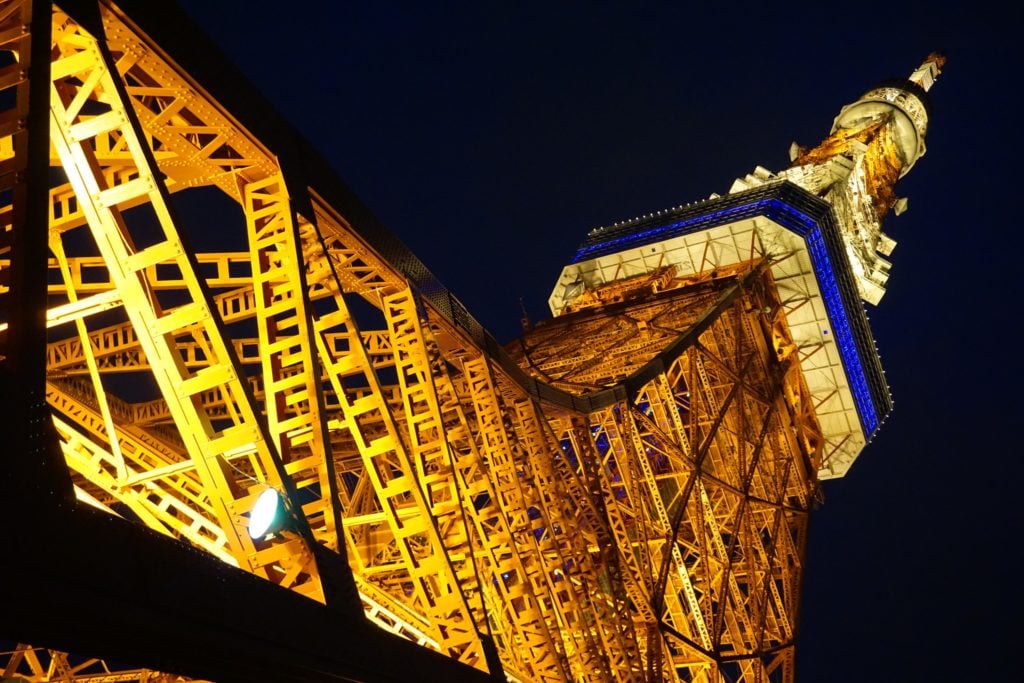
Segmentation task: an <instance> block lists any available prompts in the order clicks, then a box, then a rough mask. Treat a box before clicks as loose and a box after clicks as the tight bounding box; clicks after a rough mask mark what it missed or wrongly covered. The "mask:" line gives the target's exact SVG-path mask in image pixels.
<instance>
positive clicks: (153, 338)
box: [0, 0, 941, 683]
mask: <svg viewBox="0 0 1024 683" xmlns="http://www.w3.org/2000/svg"><path fill="white" fill-rule="evenodd" d="M197 41H198V42H197ZM0 44H2V46H3V49H4V50H5V51H6V52H5V54H6V60H5V61H4V62H3V66H2V68H0V88H3V89H4V91H3V92H4V95H3V100H2V104H3V106H4V107H6V108H7V109H6V110H5V111H4V112H3V113H0V136H2V137H0V173H2V175H0V182H2V183H3V188H2V190H3V199H4V202H5V203H6V208H5V209H3V211H2V213H0V215H2V218H3V222H2V224H3V228H4V230H3V234H2V236H0V252H2V253H0V258H2V261H0V282H2V285H0V287H2V292H3V293H2V299H0V302H2V308H0V311H2V315H3V320H2V321H0V325H2V328H3V332H2V334H3V337H2V346H0V354H2V356H3V358H2V365H0V367H2V375H0V378H2V381H3V386H2V389H3V396H4V403H5V404H4V406H3V407H4V411H5V412H4V416H5V421H6V422H7V428H6V429H5V432H7V433H8V434H12V435H13V436H12V439H13V441H11V443H10V448H9V449H8V450H7V451H6V453H5V457H4V460H5V467H4V472H3V475H2V477H3V478H2V480H0V482H2V483H0V486H2V490H0V498H2V500H3V502H2V503H0V505H3V507H4V509H3V510H2V511H0V512H2V513H3V515H4V519H5V520H8V522H9V526H10V528H11V530H12V531H11V532H12V534H13V538H12V539H11V540H9V541H8V548H9V549H10V548H14V549H15V552H13V553H11V554H10V555H8V557H7V559H6V560H5V569H4V572H5V573H4V579H3V588H4V595H5V598H4V604H3V609H4V610H6V611H5V612H3V613H0V614H2V616H3V618H2V621H0V637H3V638H8V639H13V640H12V647H11V648H9V651H8V652H6V653H5V654H3V655H0V670H2V671H3V674H4V676H14V675H21V676H23V677H25V678H27V679H29V680H97V681H98V680H156V678H157V677H158V676H164V675H162V674H157V673H155V671H153V670H165V671H174V672H177V673H180V674H183V675H187V676H190V677H192V678H193V679H195V678H201V677H205V678H209V679H212V680H218V681H231V680H412V679H413V678H417V679H432V680H442V679H443V680H488V679H490V680H504V679H506V678H507V679H508V680H513V681H524V682H525V681H605V680H615V681H640V680H648V681H655V680H657V681H660V680H668V681H707V682H709V683H710V682H717V681H748V682H752V681H789V680H792V679H793V676H794V671H793V647H794V641H795V637H796V632H797V623H798V608H799V605H798V599H797V598H798V595H799V588H800V582H801V576H802V572H803V556H804V548H805V545H806V528H807V514H808V511H809V509H810V508H811V507H812V505H813V503H814V501H815V500H816V497H817V496H818V479H819V476H841V475H842V474H843V473H844V472H845V471H846V469H847V468H848V467H849V466H850V464H851V463H852V461H853V459H854V458H855V457H856V456H857V454H858V453H859V451H860V450H861V448H862V447H863V446H864V444H865V443H866V442H867V440H868V439H869V438H870V437H871V436H872V434H873V433H874V431H875V430H876V429H877V427H878V424H879V423H880V421H881V420H882V419H883V418H884V416H885V414H887V412H888V411H889V409H890V403H889V398H888V392H887V389H886V387H885V385H884V382H883V381H882V378H881V368H880V365H879V363H878V359H877V355H876V354H875V351H874V347H873V343H872V342H871V336H870V331H869V329H868V327H867V324H866V321H865V318H864V312H863V308H862V305H861V304H860V298H864V299H867V300H869V301H872V302H877V300H878V298H880V296H881V293H882V292H883V291H884V283H885V278H886V277H887V271H888V263H887V262H886V261H884V259H883V258H882V257H883V256H885V255H887V254H888V253H889V252H890V251H891V249H892V246H893V242H892V240H891V239H889V238H888V237H886V236H885V235H884V234H883V233H881V231H880V229H879V226H880V221H881V218H882V216H884V215H885V214H886V213H887V212H888V211H889V209H890V208H893V207H895V208H896V209H898V210H902V209H903V208H905V200H897V199H896V198H895V195H894V194H893V192H892V186H893V183H894V182H895V180H896V179H897V178H898V177H899V176H900V175H902V174H903V173H905V172H906V170H907V169H909V168H910V166H911V165H912V164H913V163H914V161H916V159H917V158H918V157H919V156H920V155H921V154H923V153H924V143H923V140H924V134H925V131H926V125H927V116H926V109H925V105H926V98H925V95H924V91H925V90H927V89H928V87H930V85H931V83H932V80H933V79H934V78H935V76H936V75H937V74H938V69H939V67H940V66H941V59H940V58H937V57H935V58H930V59H929V60H928V61H927V62H925V64H924V65H923V66H922V67H921V68H920V69H919V70H918V71H916V72H915V73H914V75H913V76H912V77H911V80H909V81H905V82H900V83H893V84H889V85H886V86H882V87H880V88H877V89H875V90H872V91H870V92H869V93H867V94H866V95H865V96H864V97H862V98H861V99H860V100H858V102H857V103H855V104H854V105H851V106H849V107H847V108H846V109H844V110H843V112H842V113H841V114H840V116H839V118H837V120H836V125H835V127H834V130H833V134H832V135H831V136H830V137H829V138H828V139H827V140H826V141H825V142H824V143H822V145H820V146H819V147H816V148H814V149H811V150H803V149H799V148H794V154H793V159H794V165H793V166H792V167H791V168H790V169H788V170H786V171H783V172H781V173H778V174H773V173H770V172H768V171H766V170H764V169H760V168H759V169H758V170H757V171H755V172H754V173H753V174H751V175H749V176H747V177H746V178H744V179H741V180H738V181H737V184H736V185H734V187H733V190H732V192H731V193H730V194H728V195H727V196H725V197H715V198H713V199H711V200H708V201H706V202H700V203H697V204H694V205H689V206H686V207H677V208H675V209H671V210H668V211H663V212H660V213H658V214H655V215H652V216H647V217H643V218H639V219H635V220H633V221H627V222H625V223H622V224H615V225H613V226H609V227H608V228H602V229H598V230H595V231H593V232H592V233H591V234H590V235H589V236H588V238H587V240H586V241H585V242H584V245H583V246H582V247H581V248H580V251H579V252H578V254H577V256H576V258H575V259H574V261H573V263H571V264H570V265H569V266H567V267H566V268H565V270H564V271H563V273H562V275H561V277H560V279H559V281H558V284H557V286H556V288H555V291H554V293H553V294H552V297H551V306H552V310H553V312H554V313H555V316H556V317H555V318H553V319H552V320H551V321H547V322H545V323H542V324H539V325H537V326H536V327H534V328H532V329H530V330H529V331H528V332H527V333H526V334H525V335H524V337H523V338H522V339H521V340H519V341H517V342H514V343H512V344H510V345H509V346H508V347H507V348H502V347H500V346H499V345H498V344H497V343H496V342H495V341H494V340H493V338H492V337H491V336H490V335H488V334H487V333H486V332H485V331H484V330H483V329H482V328H481V327H480V326H479V324H478V323H476V321H475V320H474V319H473V318H472V317H471V316H470V315H469V313H468V312H467V311H466V310H465V309H464V308H463V307H462V306H461V305H460V304H459V302H458V301H457V300H456V299H455V298H454V297H452V296H451V295H450V294H449V293H448V292H447V290H445V289H444V288H443V287H442V286H441V285H440V284H439V283H437V281H436V280H435V279H434V278H433V276H431V275H430V273H429V271H427V270H426V268H425V267H424V266H423V265H422V264H421V263H420V262H419V261H418V260H417V259H416V258H415V256H413V255H412V254H410V253H408V251H407V250H405V248H404V247H402V245H401V244H400V243H399V242H398V241H397V240H396V239H395V238H394V237H393V236H392V235H391V234H390V233H389V232H388V231H387V230H386V229H385V228H383V226H381V225H379V224H378V223H377V222H376V220H375V219H374V218H373V217H372V215H371V214H370V213H369V212H368V211H367V210H366V209H365V208H364V207H363V206H362V205H361V204H360V203H359V202H358V200H357V199H356V198H355V197H354V196H352V194H351V193H350V192H349V191H348V190H347V189H346V188H344V186H342V185H341V184H340V182H339V181H338V180H337V179H336V177H335V176H334V175H333V174H332V173H331V172H330V171H329V170H328V168H327V166H326V164H325V163H324V162H323V161H322V160H321V159H320V158H319V157H318V156H317V155H316V154H315V153H314V152H312V151H311V150H310V149H309V148H308V146H307V145H306V144H305V143H304V142H303V141H302V140H301V139H300V138H298V136H297V135H296V134H295V133H293V132H292V131H291V129H290V128H288V127H287V126H286V125H284V124H283V123H282V122H280V121H278V120H277V119H276V116H275V115H274V114H273V113H272V110H270V109H269V108H268V107H267V106H266V105H265V104H264V103H263V101H262V100H260V98H259V97H258V96H257V95H255V94H254V93H253V92H252V91H251V89H249V88H248V86H246V85H245V84H244V82H242V81H241V80H240V79H238V78H237V77H234V76H232V75H231V74H230V72H228V68H227V67H226V66H223V65H219V64H214V66H212V67H211V59H210V57H209V50H211V49H212V48H210V47H209V46H204V45H202V44H201V39H200V38H196V37H195V34H194V29H193V28H192V27H191V26H190V25H189V24H188V23H187V21H186V20H185V19H184V18H183V17H182V16H181V15H180V14H178V13H177V12H176V11H174V10H172V9H168V8H162V7H157V6H150V4H149V3H141V2H128V1H125V2H119V3H116V4H115V3H113V2H100V3H98V4H96V3H94V2H78V1H71V2H65V3H60V4H59V5H51V4H50V3H46V2H32V1H30V0H21V1H17V0H6V1H4V2H0ZM225 72H228V77H225V76H224V73H225ZM179 196H180V199H179ZM190 196H198V197H199V199H200V200H201V201H205V202H208V203H210V204H211V205H213V204H217V203H218V202H219V204H220V205H221V206H224V205H228V206H234V207H237V208H235V210H234V215H235V216H237V220H236V221H235V223H234V224H230V225H223V226H218V227H217V228H216V230H217V233H218V234H217V236H216V237H217V240H223V241H224V242H225V243H232V244H234V245H236V246H238V247H240V248H238V250H236V251H224V250H222V249H220V248H213V249H210V248H207V247H206V246H204V242H203V240H204V237H208V235H204V234H203V233H200V232H197V231H196V230H195V228H197V227H200V226H197V225H191V224H190V221H183V220H181V219H180V218H179V217H178V211H179V207H182V206H184V204H183V203H184V202H187V201H188V199H189V197H190ZM901 202H902V203H901ZM183 215H188V213H187V212H185V213H183ZM195 222H196V221H191V223H195ZM201 227H202V228H203V229H204V230H210V229H211V227H210V226H209V225H207V224H204V225H202V226H201ZM193 241H194V242H195V243H196V244H197V245H198V246H193V244H192V243H191V242H193ZM268 491H272V492H273V493H272V494H267V492H268ZM261 496H262V500H263V501H270V503H268V510H271V509H273V508H275V507H276V510H274V511H275V512H276V515H277V518H276V519H273V520H269V519H268V521H267V522H266V524H267V525H269V528H266V529H262V530H260V532H259V533H256V531H255V530H254V529H251V528H250V524H251V523H252V524H255V523H256V521H255V520H254V519H253V517H254V516H255V514H254V513H253V506H254V504H255V502H256V501H257V499H261ZM261 504H262V503H261ZM11 520H13V522H12V521H11ZM261 523H263V522H262V520H261ZM12 544H13V545H12ZM14 643H33V646H29V645H24V644H14ZM43 648H45V649H43ZM69 651H70V652H76V653H82V654H88V655H90V656H100V657H104V658H106V660H108V661H130V662H134V663H136V664H137V665H139V666H144V667H147V668H146V669H125V668H123V667H121V668H118V667H116V666H115V667H113V668H111V667H112V666H113V665H110V664H108V663H107V662H105V661H104V660H102V659H81V658H80V657H76V656H74V655H68V654H65V653H66V652H69ZM104 676H106V677H104ZM133 676H134V677H133ZM147 676H148V677H150V678H146V677H147ZM61 677H62V678H61ZM174 679H175V677H173V676H170V675H167V676H165V677H164V678H160V680H174Z"/></svg>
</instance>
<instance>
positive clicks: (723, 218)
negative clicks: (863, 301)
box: [572, 198, 878, 438]
mask: <svg viewBox="0 0 1024 683" xmlns="http://www.w3.org/2000/svg"><path fill="white" fill-rule="evenodd" d="M754 216H764V217H765V218H769V219H771V220H773V221H775V222H776V223H778V224H779V225H782V226H783V227H785V228H787V229H788V230H790V231H791V232H793V233H795V234H797V235H798V236H800V237H802V238H803V239H804V243H805V244H806V245H807V250H808V252H809V253H810V256H811V265H812V267H813V268H814V275H815V278H816V279H817V281H818V288H819V289H820V290H821V295H822V298H823V299H824V300H825V308H826V310H827V312H828V318H829V322H830V323H831V324H832V334H833V337H834V338H835V340H836V346H837V347H838V348H839V354H840V356H841V357H842V359H843V368H844V369H845V371H846V377H847V379H848V380H849V382H850V391H851V393H852V394H853V401H854V404H855V405H856V406H857V415H858V417H859V418H860V423H861V427H862V428H863V429H864V435H865V436H866V437H868V438H870V437H871V435H872V434H874V432H875V430H876V429H877V428H878V414H877V412H876V409H875V402H874V400H873V399H872V398H871V390H870V388H869V387H868V381H867V377H866V376H865V373H864V366H863V364H862V363H861V355H860V350H859V349H858V348H857V341H856V339H855V338H854V335H853V330H852V329H851V327H850V320H849V317H848V316H847V314H846V310H847V309H846V306H845V305H844V304H843V298H842V294H841V292H840V290H839V285H838V283H837V281H836V276H835V271H834V270H833V268H832V261H831V260H830V259H829V255H828V251H829V250H828V246H827V245H826V244H825V240H824V238H823V237H822V234H821V228H820V227H819V225H818V222H817V221H815V220H814V219H813V218H811V217H810V216H808V215H806V214H804V213H802V212H800V211H799V210H797V209H795V208H794V207H792V206H790V205H789V204H787V203H785V202H782V201H779V200H778V199H774V198H768V199H758V200H756V201H753V202H749V203H746V204H740V205H738V206H733V207H729V208H727V209H722V210H721V211H715V212H712V213H705V214H701V215H699V216H694V217H692V218H685V219H682V220H679V221H675V222H672V223H668V224H666V225H660V226H657V227H652V228H648V229H646V230H641V231H639V232H635V233H631V234H628V235H623V236H621V237H615V238H612V239H609V240H606V241H604V242H598V243H596V244H590V245H587V246H584V247H580V249H579V251H577V252H576V256H575V258H573V260H572V263H579V262H580V261H584V260H588V259H592V258H597V257H598V256H604V255H606V254H613V253H617V252H620V251H624V250H625V249H629V248H631V247H637V246H642V245H644V244H650V243H652V242H661V241H663V240H667V239H671V238H673V237H679V236H681V235H687V234H691V233H695V232H699V231H702V230H709V229H711V228H714V227H717V226H719V225H724V224H726V223H732V222H735V221H737V220H741V219H743V218H751V217H754ZM854 305H856V304H854ZM868 352H869V353H870V352H871V350H870V349H868Z"/></svg>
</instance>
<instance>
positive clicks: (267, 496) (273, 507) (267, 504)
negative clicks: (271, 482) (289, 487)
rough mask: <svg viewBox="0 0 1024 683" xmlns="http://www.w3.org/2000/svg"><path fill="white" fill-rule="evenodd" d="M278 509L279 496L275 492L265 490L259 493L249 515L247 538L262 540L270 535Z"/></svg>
mask: <svg viewBox="0 0 1024 683" xmlns="http://www.w3.org/2000/svg"><path fill="white" fill-rule="evenodd" d="M280 508H281V496H280V494H279V493H278V492H277V491H275V490H274V489H267V490H266V491H264V492H263V493H261V494H260V495H259V497H258V498H257V499H256V503H255V504H254V505H253V506H252V511H251V512H250V513H249V538H252V539H257V538H263V537H264V536H266V535H267V534H268V533H270V530H271V527H272V526H274V525H275V522H277V516H278V512H279V510H280Z"/></svg>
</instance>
